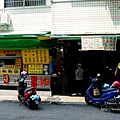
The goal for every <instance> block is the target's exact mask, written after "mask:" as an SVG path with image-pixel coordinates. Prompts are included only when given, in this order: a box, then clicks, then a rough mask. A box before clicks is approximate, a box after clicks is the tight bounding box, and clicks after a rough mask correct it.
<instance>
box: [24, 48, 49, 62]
mask: <svg viewBox="0 0 120 120" xmlns="http://www.w3.org/2000/svg"><path fill="white" fill-rule="evenodd" d="M22 58H23V64H49V50H48V49H35V50H22Z"/></svg>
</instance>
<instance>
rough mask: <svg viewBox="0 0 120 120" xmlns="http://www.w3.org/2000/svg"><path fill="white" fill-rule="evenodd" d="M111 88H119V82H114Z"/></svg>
mask: <svg viewBox="0 0 120 120" xmlns="http://www.w3.org/2000/svg"><path fill="white" fill-rule="evenodd" d="M112 86H113V87H120V82H119V81H114V82H113V84H112Z"/></svg>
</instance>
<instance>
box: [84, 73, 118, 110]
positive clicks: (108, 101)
mask: <svg viewBox="0 0 120 120" xmlns="http://www.w3.org/2000/svg"><path fill="white" fill-rule="evenodd" d="M85 102H86V103H87V104H88V105H93V104H94V105H97V106H100V107H102V108H108V109H109V110H114V109H120V83H119V82H118V81H115V82H113V84H112V85H111V86H110V85H109V84H106V83H104V84H103V83H102V82H101V78H100V76H99V74H98V75H97V77H96V78H92V82H91V84H90V86H89V87H88V89H87V90H86V95H85Z"/></svg>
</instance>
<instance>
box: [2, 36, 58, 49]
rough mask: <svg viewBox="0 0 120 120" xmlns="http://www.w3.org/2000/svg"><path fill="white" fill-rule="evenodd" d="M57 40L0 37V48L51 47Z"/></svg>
mask: <svg viewBox="0 0 120 120" xmlns="http://www.w3.org/2000/svg"><path fill="white" fill-rule="evenodd" d="M55 42H56V41H55V40H53V39H52V40H47V41H41V40H38V39H37V37H36V38H35V37H33V38H0V50H25V49H38V48H46V49H51V48H52V46H53V44H54V43H55Z"/></svg>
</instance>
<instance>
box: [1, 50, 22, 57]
mask: <svg viewBox="0 0 120 120" xmlns="http://www.w3.org/2000/svg"><path fill="white" fill-rule="evenodd" d="M20 55H21V53H20V51H19V50H0V56H20Z"/></svg>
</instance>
